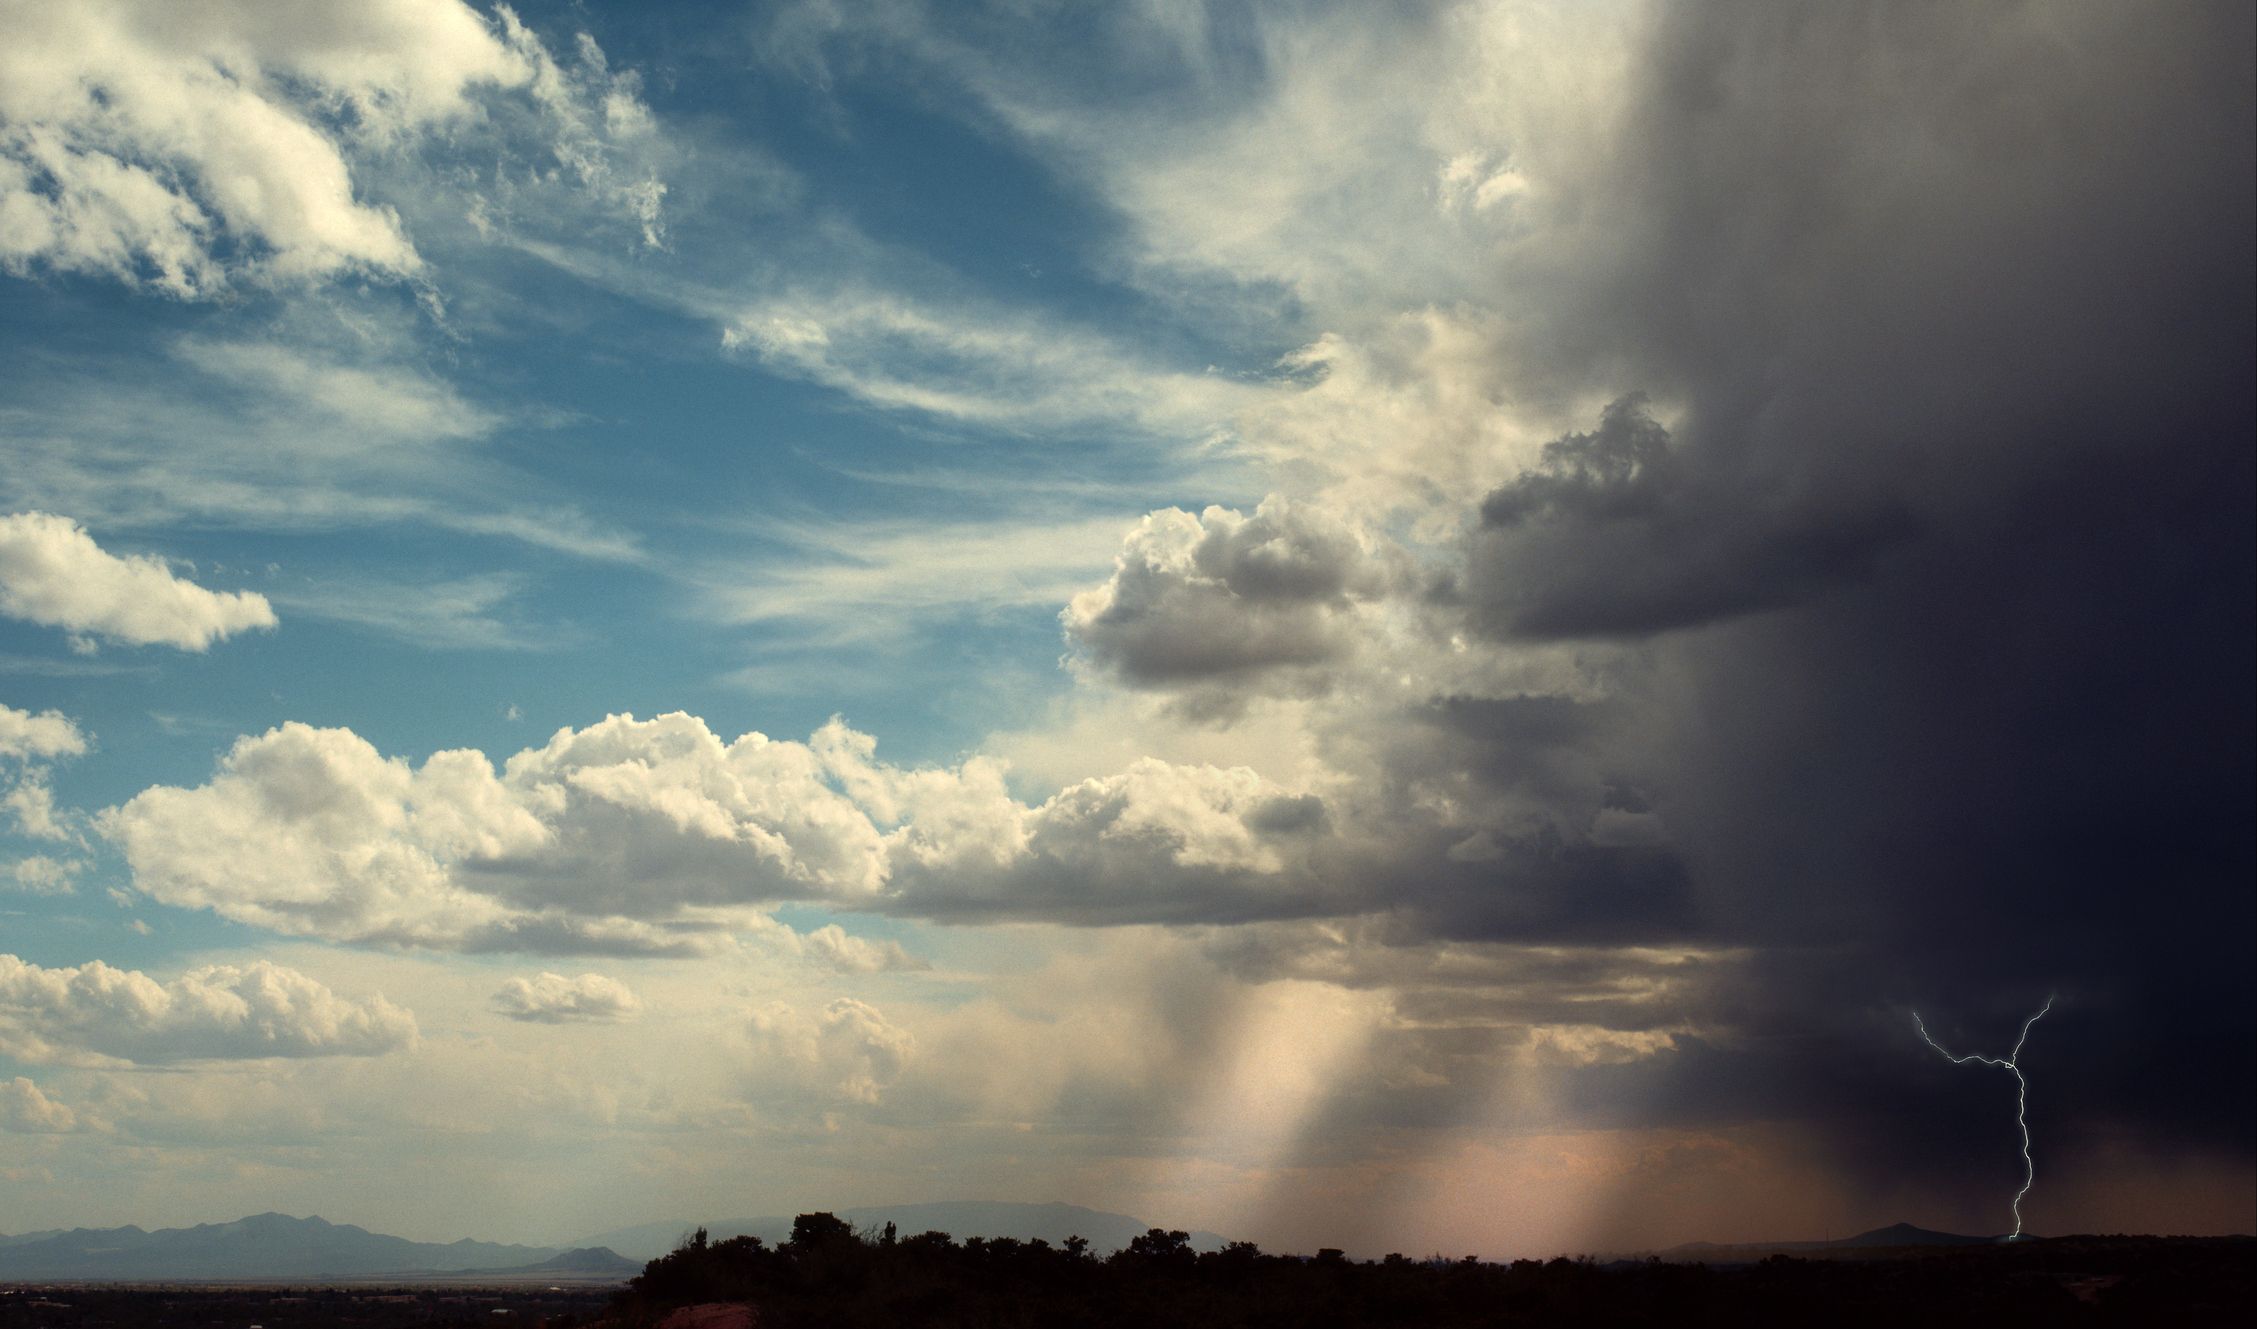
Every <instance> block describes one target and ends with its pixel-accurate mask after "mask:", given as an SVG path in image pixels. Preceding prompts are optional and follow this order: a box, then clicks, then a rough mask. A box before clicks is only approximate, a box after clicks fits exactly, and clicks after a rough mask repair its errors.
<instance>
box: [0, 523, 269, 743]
mask: <svg viewBox="0 0 2257 1329" xmlns="http://www.w3.org/2000/svg"><path fill="white" fill-rule="evenodd" d="M0 614H8V615H10V616H12V617H15V618H21V619H25V620H27V621H29V622H33V623H39V624H44V625H46V626H48V627H59V628H62V629H64V630H65V631H68V632H73V633H83V634H89V635H92V636H99V637H104V638H107V639H109V640H111V641H117V642H123V643H126V644H128V645H133V646H146V645H162V646H173V647H177V648H179V649H180V650H184V651H201V650H204V649H206V648H207V647H209V646H210V645H211V644H212V643H213V642H215V641H219V640H223V639H225V638H227V637H231V636H233V635H235V634H236V633H238V632H246V631H249V630H250V629H252V628H270V627H273V626H274V622H275V619H274V610H273V608H272V607H271V606H269V605H268V604H267V602H266V597H265V596H263V595H260V594H258V593H257V592H255V591H210V590H206V589H204V588H203V587H201V586H198V585H197V584H195V583H194V582H192V581H187V580H184V579H182V578H180V577H178V576H175V575H174V574H173V571H172V569H171V568H170V567H168V566H166V564H165V562H164V560H162V559H159V558H155V557H152V556H150V555H147V554H133V555H128V556H126V557H123V558H120V557H118V556H117V555H115V554H111V553H108V552H106V551H104V550H103V549H102V547H101V546H100V545H97V544H95V543H94V537H93V536H91V535H88V534H87V533H86V531H85V530H84V529H83V528H82V527H80V526H79V524H78V523H77V522H74V521H72V520H70V519H69V518H68V517H58V516H54V515H52V514H50V513H45V512H19V513H15V514H13V515H10V516H6V517H0ZM0 724H5V722H4V721H0ZM0 732H4V731H0ZM0 741H5V740H4V739H0Z"/></svg>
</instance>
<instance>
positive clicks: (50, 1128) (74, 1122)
mask: <svg viewBox="0 0 2257 1329" xmlns="http://www.w3.org/2000/svg"><path fill="white" fill-rule="evenodd" d="M77 1129H78V1114H77V1113H76V1112H73V1111H71V1110H70V1109H69V1108H68V1107H66V1106H64V1105H63V1104H61V1103H58V1102H56V1101H55V1100H54V1099H52V1098H49V1097H48V1096H47V1095H45V1094H43V1093H41V1092H40V1090H39V1086H38V1085H36V1084H34V1083H32V1081H31V1080H30V1079H28V1078H26V1077H24V1076H21V1075H19V1076H17V1077H16V1078H14V1079H13V1080H0V1131H18V1132H21V1133H23V1134H26V1135H63V1134H67V1133H69V1132H71V1131H75V1130H77Z"/></svg>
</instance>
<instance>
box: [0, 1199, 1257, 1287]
mask: <svg viewBox="0 0 2257 1329" xmlns="http://www.w3.org/2000/svg"><path fill="white" fill-rule="evenodd" d="M837 1212H838V1217H840V1218H841V1219H844V1220H845V1221H846V1222H848V1223H850V1224H852V1225H854V1226H855V1227H857V1228H863V1229H868V1230H870V1231H873V1232H875V1231H878V1230H880V1229H882V1228H883V1227H884V1226H885V1225H886V1224H887V1223H889V1222H890V1223H892V1224H894V1225H895V1226H896V1227H897V1228H898V1229H899V1231H900V1232H901V1234H902V1235H903V1236H914V1235H916V1234H918V1233H922V1232H945V1233H947V1234H949V1235H950V1236H952V1237H955V1238H957V1239H959V1240H964V1239H968V1238H972V1237H1008V1238H1012V1239H1015V1240H1019V1241H1035V1240H1042V1241H1047V1242H1049V1243H1051V1244H1052V1245H1054V1246H1062V1245H1064V1244H1065V1241H1066V1239H1067V1238H1068V1237H1073V1236H1079V1237H1082V1238H1085V1239H1086V1240H1087V1241H1088V1242H1089V1248H1090V1250H1091V1252H1092V1253H1093V1254H1097V1255H1110V1254H1112V1253H1113V1252H1114V1251H1117V1250H1119V1249H1121V1248H1122V1247H1124V1246H1126V1245H1128V1243H1129V1241H1130V1240H1131V1239H1132V1238H1134V1237H1136V1236H1139V1235H1141V1234H1142V1233H1143V1232H1144V1231H1145V1230H1146V1229H1148V1228H1149V1227H1150V1226H1151V1225H1150V1224H1148V1223H1146V1222H1144V1221H1142V1220H1140V1219H1136V1218H1131V1217H1129V1216H1128V1215H1126V1214H1114V1213H1106V1212H1104V1211H1102V1210H1097V1209H1084V1208H1082V1207H1081V1206H1079V1205H1071V1204H1010V1203H1001V1202H991V1201H949V1202H942V1203H938V1204H901V1205H871V1206H865V1207H862V1208H856V1209H842V1210H839V1211H837ZM700 1226H703V1227H704V1228H705V1229H706V1230H707V1233H708V1234H709V1235H710V1236H711V1237H712V1239H714V1240H716V1241H719V1240H723V1239H726V1238H729V1237H736V1236H754V1237H759V1238H760V1239H761V1240H763V1241H765V1242H767V1243H769V1244H770V1245H781V1244H782V1243H783V1242H784V1240H785V1239H786V1238H788V1237H789V1236H790V1235H791V1230H792V1220H791V1219H790V1218H785V1217H770V1218H748V1219H739V1220H734V1221H718V1222H704V1223H700V1222H699V1221H697V1220H692V1219H684V1220H681V1221H679V1222H665V1223H645V1224H642V1225H640V1226H638V1227H628V1228H620V1229H617V1230H616V1231H612V1232H603V1233H598V1234H596V1235H594V1236H591V1237H589V1238H587V1239H585V1240H583V1241H579V1242H575V1243H574V1244H573V1245H572V1247H570V1248H565V1247H559V1246H520V1245H512V1244H506V1243H501V1242H491V1241H473V1240H470V1239H467V1238H466V1239H464V1240H461V1241H453V1242H424V1241H410V1240H408V1239H407V1238H405V1237H394V1236H387V1235H385V1234H383V1233H380V1232H370V1231H369V1230H367V1229H366V1228H362V1227H356V1226H354V1225H352V1224H350V1223H331V1222H327V1221H326V1220H323V1219H321V1218H293V1217H291V1216H290V1215H288V1214H273V1213H269V1214H257V1215H254V1216H252V1217H250V1218H243V1219H238V1220H236V1221H235V1222H232V1223H201V1224H198V1225H197V1226H195V1227H188V1228H160V1229H158V1230H156V1231H146V1230H144V1229H142V1228H139V1227H119V1228H75V1229H72V1230H70V1231H66V1232H53V1231H50V1232H26V1233H21V1234H18V1235H15V1236H7V1235H0V1281H5V1280H19V1281H21V1280H42V1279H54V1280H73V1281H77V1280H85V1281H115V1282H147V1281H152V1280H162V1279H189V1280H207V1279H228V1278H240V1279H257V1280H271V1279H288V1278H309V1279H321V1278H365V1277H369V1276H373V1275H384V1274H454V1275H470V1274H490V1275H510V1276H531V1275H534V1274H540V1273H548V1274H551V1275H553V1276H556V1277H566V1276H570V1277H575V1278H588V1277H616V1278H625V1277H628V1276H629V1275H632V1274H634V1273H635V1272H637V1271H638V1270H639V1269H641V1267H642V1264H643V1262H644V1261H646V1260H650V1259H654V1258H656V1257H657V1256H660V1255H664V1254H665V1253H667V1252H668V1251H671V1250H673V1249H674V1248H675V1247H676V1246H677V1245H679V1244H680V1243H681V1240H682V1238H683V1237H684V1236H686V1235H688V1234H689V1233H690V1232H691V1231H693V1230H694V1229H696V1228H698V1227H700ZM1190 1239H1191V1246H1192V1249H1194V1250H1200V1251H1209V1250H1220V1249H1221V1248H1222V1245H1223V1239H1222V1238H1221V1237H1219V1236H1217V1235H1216V1234H1214V1233H1212V1232H1194V1233H1192V1234H1190Z"/></svg>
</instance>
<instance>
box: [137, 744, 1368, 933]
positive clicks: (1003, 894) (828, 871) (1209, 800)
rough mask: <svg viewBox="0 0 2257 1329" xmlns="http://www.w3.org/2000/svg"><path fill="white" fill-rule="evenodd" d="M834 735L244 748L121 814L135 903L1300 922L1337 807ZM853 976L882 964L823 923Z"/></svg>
mask: <svg viewBox="0 0 2257 1329" xmlns="http://www.w3.org/2000/svg"><path fill="white" fill-rule="evenodd" d="M873 750H874V742H873V740H871V739H870V738H869V737H868V736H867V735H862V734H857V733H855V732H854V731H852V730H850V729H847V728H846V727H845V726H844V725H841V724H837V723H835V722H834V723H833V724H832V725H830V726H827V727H826V728H825V729H824V730H823V731H822V732H820V733H818V734H817V735H816V736H815V737H814V739H813V740H812V741H811V742H810V743H793V742H785V741H778V740H773V739H769V738H767V737H766V736H764V735H761V734H757V733H755V734H746V735H744V736H742V737H740V738H738V739H736V740H734V741H724V740H722V739H721V738H719V737H718V736H716V735H715V734H713V733H712V731H711V730H709V729H707V728H706V726H705V724H704V723H703V722H702V721H700V720H698V719H696V718H695V717H692V716H687V715H682V714H678V713H677V714H673V715H665V716H660V717H657V718H656V719H652V720H647V721H641V720H636V719H634V718H633V717H630V716H613V717H611V718H609V719H607V720H605V721H603V722H601V723H599V724H596V725H591V726H589V727H588V728H586V729H581V730H570V729H566V730H560V731H558V733H557V734H556V736H555V737H554V738H552V739H551V740H550V741H549V743H548V744H547V745H545V746H544V747H540V748H534V749H529V750H527V751H524V752H520V753H518V754H517V755H515V756H514V757H512V758H510V759H509V761H508V762H507V763H506V764H505V766H504V767H503V769H502V770H501V771H500V772H498V773H497V772H496V771H495V769H494V767H493V766H492V765H491V763H489V762H488V761H487V760H486V758H485V757H484V756H483V755H481V754H479V753H476V752H469V751H454V752H441V753H438V754H435V755H434V756H432V757H431V758H430V759H428V760H427V761H426V762H425V763H424V764H423V765H422V766H421V767H414V766H411V765H409V764H408V763H407V762H405V761H402V760H399V759H396V758H386V757H384V756H383V755H382V754H380V753H378V752H377V751H376V749H375V748H374V747H372V746H371V745H370V744H369V743H367V742H366V741H365V740H363V739H361V738H360V737H359V736H357V735H355V734H353V733H351V732H350V731H348V730H340V729H314V728H311V727H309V726H305V725H297V724H292V725H285V726H283V727H282V728H280V729H277V730H273V731H271V732H269V733H267V734H264V735H261V736H257V737H250V738H244V739H241V740H239V741H238V742H237V743H236V745H235V746H234V748H233V749H232V750H231V751H230V752H229V753H228V754H227V755H226V756H224V757H223V758H222V759H221V761H220V766H219V770H218V772H217V773H216V774H215V775H214V777H213V778H212V780H211V781H210V782H209V783H207V784H205V785H203V786H202V787H200V788H196V789H179V788H167V787H159V788H154V789H150V790H146V791H144V792H143V793H141V794H140V795H137V796H136V797H135V798H133V799H131V800H129V801H128V802H127V803H125V804H123V805H122V806H119V807H116V808H112V809H110V810H108V811H107V812H105V813H103V814H102V816H101V818H100V822H99V824H100V826H101V829H102V831H103V833H104V834H105V835H107V836H108V837H109V838H110V839H111V840H112V841H113V842H114V843H115V844H117V846H118V847H119V849H120V850H121V851H122V852H123V853H124V855H125V857H126V861H127V863H128V864H129V865H130V866H131V868H132V870H133V873H134V884H135V886H136V888H137V889H138V890H140V891H142V892H143V893H145V894H147V895H149V896H150V897H152V898H154V899H157V900H161V901H164V902H166V903H169V904H174V905H179V906H182V907H187V908H207V909H212V910H214V911H216V912H218V913H220V914H221V915H223V916H225V917H228V918H233V919H237V920H239V921H242V922H248V923H254V924H257V925H259V926H262V927H268V928H272V929H274V930H276V931H281V932H285V933H291V934H295V935H306V936H317V937H324V938H329V939H333V940H342V941H358V942H372V943H379V944H404V945H426V946H440V947H464V948H478V949H524V950H536V951H541V950H547V951H559V952H572V951H611V952H635V951H642V952H656V953H685V952H690V951H695V950H699V949H708V948H710V947H711V946H713V945H715V944H718V943H719V941H720V939H721V937H722V935H723V934H725V933H726V932H728V931H730V930H744V931H762V930H772V929H773V927H774V924H773V922H772V920H767V919H766V918H765V917H764V915H763V914H762V913H761V912H760V907H761V906H764V905H767V904H770V903H773V902H776V901H781V900H818V901H825V900H827V901H832V902H835V903H839V904H844V905H850V906H854V907H860V908H878V909H888V910H897V911H906V912H913V913H927V912H947V913H965V912H971V913H1004V914H1008V913H1012V912H1014V911H1017V910H1027V911H1031V912H1035V913H1038V914H1047V913H1050V912H1056V911H1064V912H1067V913H1073V914H1080V915H1086V916H1088V917H1090V918H1092V919H1096V918H1101V917H1106V916H1108V915H1116V914H1117V915H1119V916H1122V917H1135V916H1148V915H1164V914H1183V915H1187V916H1188V915H1196V914H1201V913H1204V912H1205V911H1206V910H1207V909H1208V908H1209V907H1210V906H1209V905H1207V904H1205V903H1203V902H1204V901H1206V900H1207V898H1208V897H1209V895H1210V894H1212V893H1214V892H1216V891H1221V892H1223V893H1224V894H1226V895H1233V896H1243V897H1245V898H1243V899H1239V900H1237V901H1236V902H1235V903H1226V904H1224V905H1222V906H1216V907H1222V908H1227V909H1236V910H1253V911H1257V912H1260V911H1266V910H1274V909H1280V908H1283V909H1292V910H1297V909H1302V908H1305V907H1306V906H1305V905H1303V904H1299V903H1296V902H1295V900H1294V894H1295V891H1296V890H1297V888H1298V887H1299V886H1300V884H1301V882H1302V876H1301V874H1300V873H1299V872H1298V868H1299V866H1300V865H1301V863H1302V862H1303V861H1304V860H1305V858H1306V856H1307V850H1308V846H1309V845H1310V844H1311V843H1312V842H1313V841H1315V840H1319V839H1322V838H1323V837H1324V836H1325V834H1326V833H1327V825H1326V820H1325V816H1324V809H1323V805H1322V801H1321V800H1320V799H1318V798H1316V797H1314V796H1311V795H1306V794H1298V793H1294V792H1292V791H1288V790H1285V789H1282V788H1280V787H1278V786H1276V785H1274V784H1272V783H1271V782H1269V781H1267V780H1264V779H1263V778H1261V777H1260V776H1257V775H1256V774H1254V773H1253V772H1251V771H1248V770H1243V769H1240V770H1225V769H1221V768H1216V767H1179V766H1173V765H1170V764H1168V763H1165V762H1158V761H1145V762H1140V763H1138V764H1136V765H1135V766H1133V767H1131V768H1130V769H1129V770H1127V771H1124V772H1122V773H1120V774H1118V775H1116V776H1111V777H1106V778H1102V779H1095V780H1090V781H1085V782H1082V783H1081V784H1078V785H1076V786H1074V787H1072V788H1070V789H1067V790H1064V791H1062V792H1060V793H1059V794H1057V795H1056V796H1054V797H1052V798H1050V799H1048V800H1045V801H1044V802H1042V803H1040V804H1036V805H1033V806H1029V805H1026V804H1023V803H1021V802H1019V801H1018V800H1016V799H1015V798H1013V797H1012V796H1011V794H1010V793H1009V791H1008V790H1007V789H1006V788H1005V787H1004V784H1003V779H1002V770H1001V768H1000V767H999V766H998V765H996V764H995V763H993V762H992V761H986V760H982V759H974V760H972V761H969V762H967V763H965V764H964V765H962V766H960V767H956V768H942V769H925V770H908V769H902V768H898V767H894V766H891V765H888V764H886V763H882V762H879V761H877V760H876V759H875V757H874V756H873ZM796 946H797V949H799V950H800V951H802V952H803V953H808V954H811V955H814V956H816V957H817V958H821V959H824V960H827V961H829V962H830V963H832V964H834V965H837V966H840V967H843V968H846V969H849V970H870V969H879V968H891V967H898V966H900V965H901V964H903V963H904V962H905V961H904V959H903V958H902V957H899V956H897V955H895V954H894V953H893V950H892V949H890V948H889V947H887V946H884V945H878V944H875V943H869V942H865V941H862V940H860V939H857V938H852V937H848V936H846V935H844V933H843V930H841V931H840V932H838V933H837V934H835V935H834V934H832V933H829V932H826V931H824V930H823V929H818V930H817V931H816V932H815V933H813V934H810V935H809V936H808V937H806V938H803V939H801V940H800V941H799V942H798V943H796Z"/></svg>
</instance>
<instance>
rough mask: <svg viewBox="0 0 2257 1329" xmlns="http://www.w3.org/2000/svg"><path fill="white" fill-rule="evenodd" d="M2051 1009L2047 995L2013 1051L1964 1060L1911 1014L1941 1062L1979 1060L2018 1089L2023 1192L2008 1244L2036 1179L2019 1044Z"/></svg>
mask: <svg viewBox="0 0 2257 1329" xmlns="http://www.w3.org/2000/svg"><path fill="white" fill-rule="evenodd" d="M2052 1009H2053V997H2052V995H2051V994H2048V995H2047V996H2046V999H2045V1005H2043V1006H2040V1007H2038V1013H2037V1014H2036V1015H2033V1016H2031V1017H2030V1018H2029V1019H2027V1020H2024V1021H2023V1022H2022V1036H2021V1037H2019V1038H2017V1039H2015V1040H2014V1050H2013V1051H2012V1052H2009V1053H2007V1054H2006V1055H2005V1056H2003V1057H1986V1056H1984V1055H1983V1054H1982V1053H1980V1052H1970V1053H1968V1054H1967V1055H1966V1056H1964V1057H1955V1056H1953V1055H1952V1053H1951V1049H1949V1048H1947V1047H1945V1046H1944V1045H1943V1044H1941V1043H1938V1042H1937V1041H1936V1040H1935V1039H1933V1038H1930V1037H1929V1036H1928V1026H1927V1025H1925V1024H1922V1023H1921V1022H1920V1012H1918V1011H1914V1012H1913V1013H1912V1027H1913V1028H1915V1029H1917V1030H1919V1031H1920V1038H1921V1040H1922V1041H1923V1042H1925V1043H1927V1045H1928V1046H1929V1047H1932V1048H1934V1049H1935V1050H1936V1051H1938V1052H1941V1053H1943V1054H1944V1059H1945V1060H1947V1061H1949V1062H1950V1063H1951V1064H1952V1065H1954V1066H1964V1065H1966V1064H1967V1063H1968V1062H1970V1061H1979V1062H1981V1063H1982V1064H1983V1065H1985V1066H2003V1067H2005V1068H2006V1069H2007V1070H2010V1071H2012V1072H2014V1083H2015V1085H2016V1086H2017V1091H2016V1093H2015V1097H2014V1124H2015V1125H2017V1126H2020V1127H2021V1128H2022V1189H2020V1190H2018V1191H2016V1192H2014V1231H2013V1233H2012V1234H2011V1235H2009V1236H2008V1237H2007V1240H2008V1241H2013V1240H2016V1239H2017V1238H2019V1237H2020V1236H2021V1235H2022V1197H2023V1196H2025V1195H2028V1194H2029V1193H2030V1186H2031V1184H2032V1183H2034V1182H2036V1181H2037V1179H2038V1168H2037V1164H2036V1163H2034V1162H2032V1161H2031V1160H2030V1082H2029V1081H2028V1080H2025V1079H2023V1078H2022V1067H2021V1064H2020V1063H2021V1059H2022V1045H2023V1044H2024V1043H2027V1042H2029V1041H2030V1026H2031V1025H2033V1024H2036V1023H2037V1022H2038V1021H2039V1020H2042V1019H2044V1018H2045V1013H2046V1012H2047V1011H2050V1010H2052Z"/></svg>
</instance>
